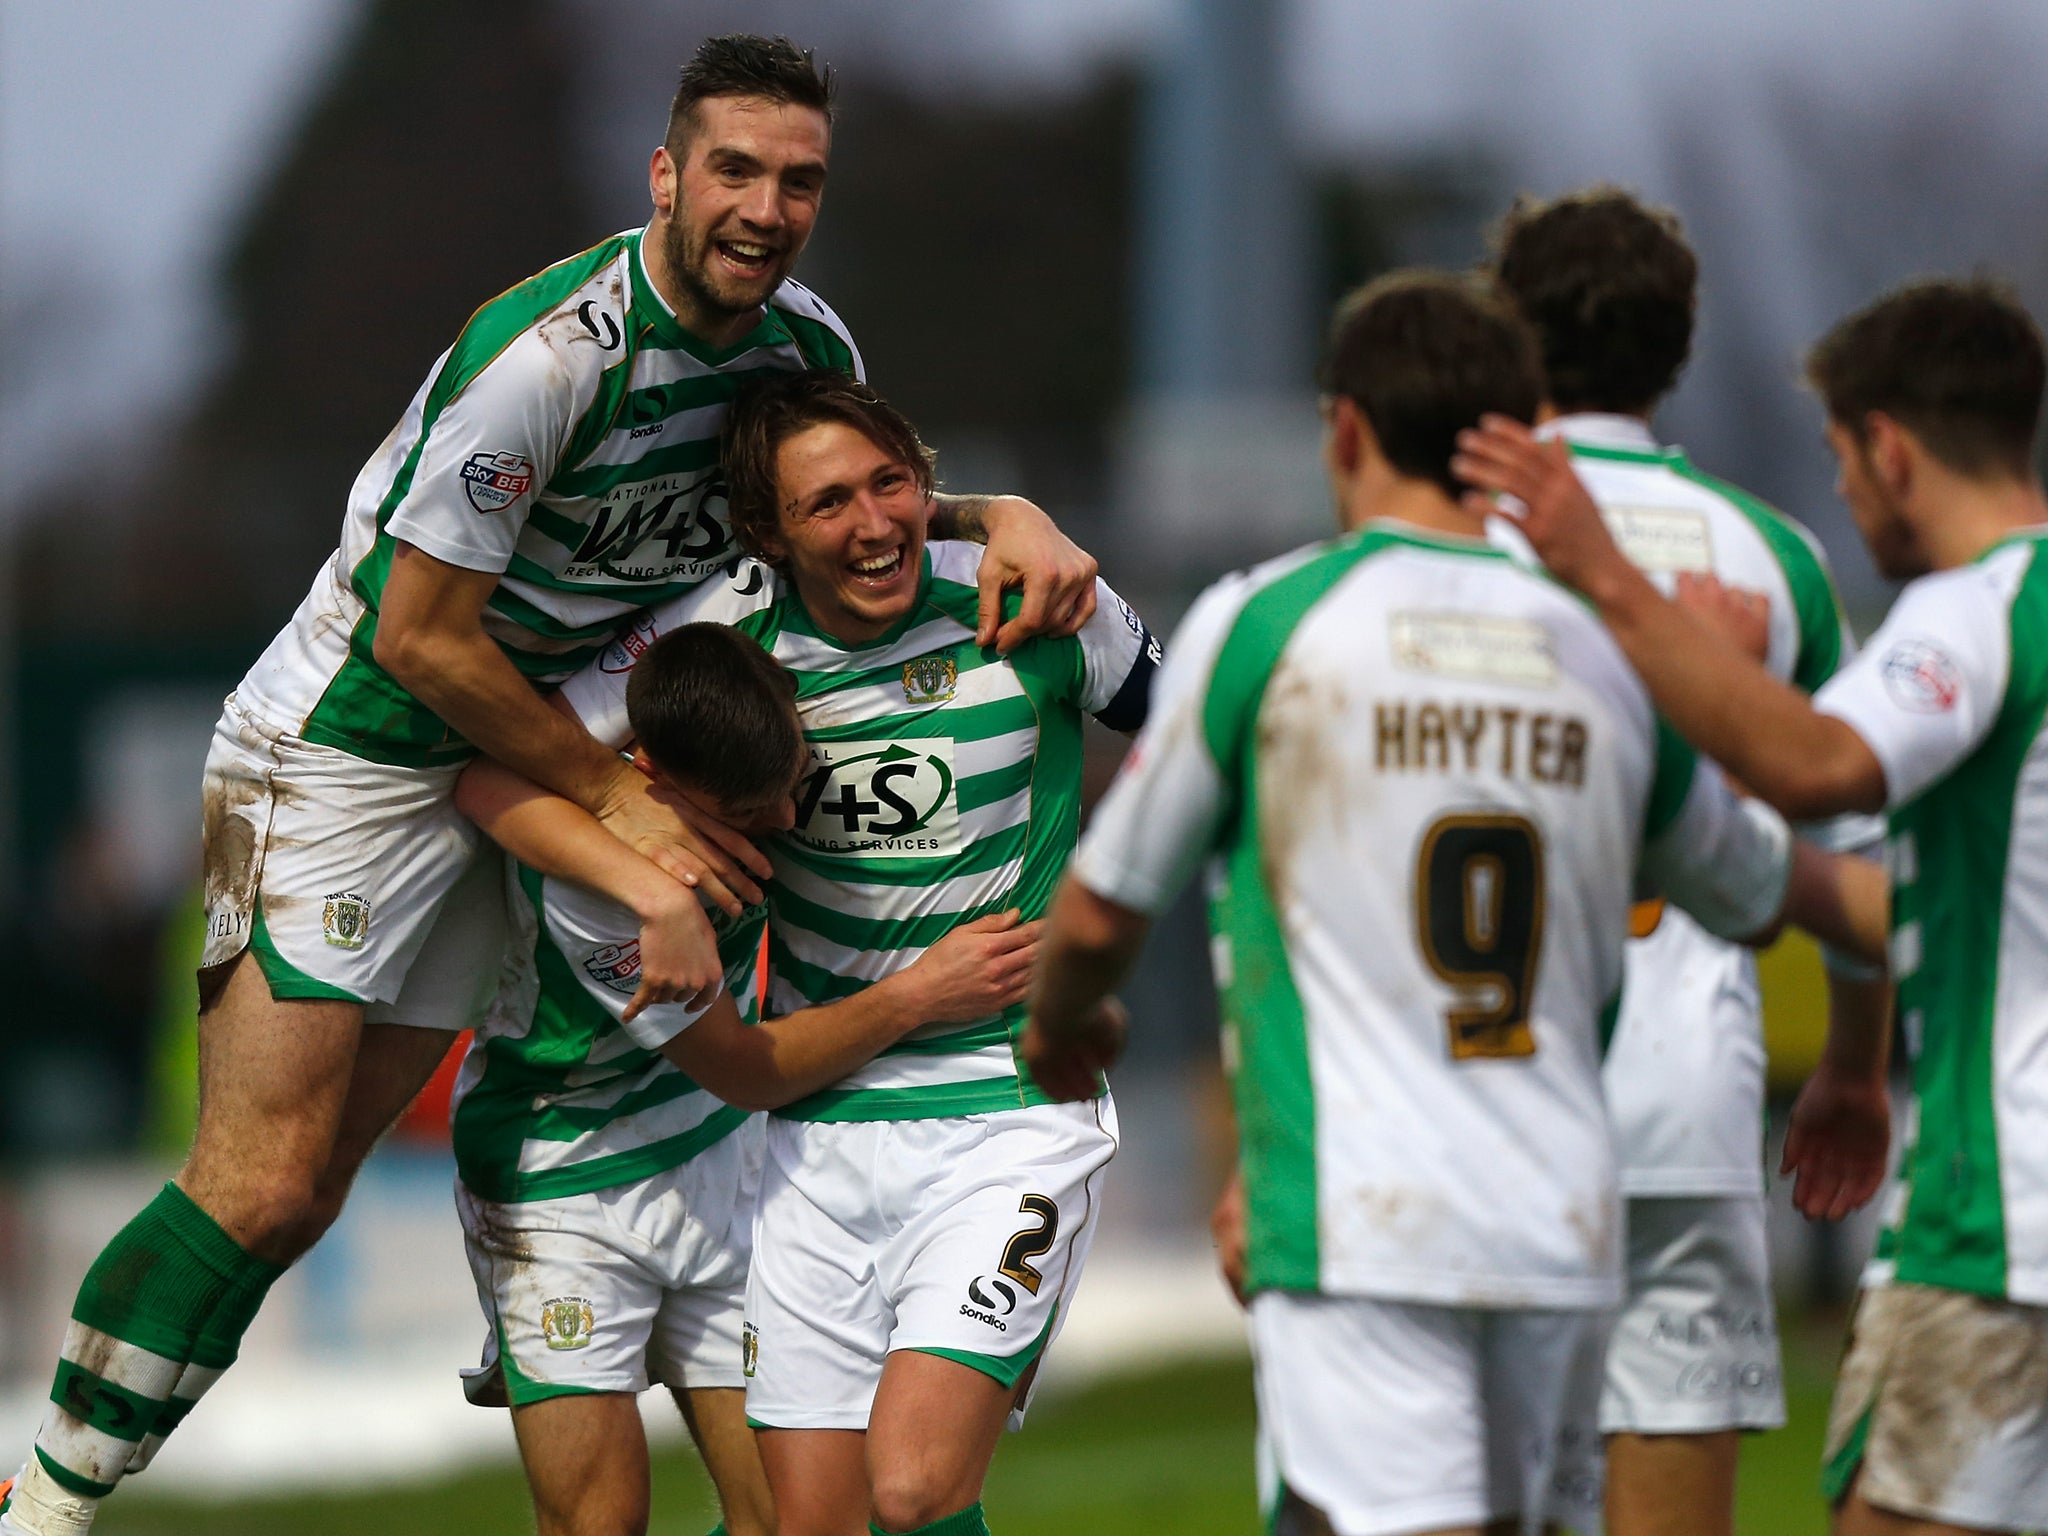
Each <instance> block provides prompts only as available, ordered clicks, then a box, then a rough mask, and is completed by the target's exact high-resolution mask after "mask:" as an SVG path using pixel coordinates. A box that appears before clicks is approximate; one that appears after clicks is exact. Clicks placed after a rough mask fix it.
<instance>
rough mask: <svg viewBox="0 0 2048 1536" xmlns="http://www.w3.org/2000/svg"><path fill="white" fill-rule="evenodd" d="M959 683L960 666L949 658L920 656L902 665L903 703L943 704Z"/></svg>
mask: <svg viewBox="0 0 2048 1536" xmlns="http://www.w3.org/2000/svg"><path fill="white" fill-rule="evenodd" d="M959 683H960V664H959V663H958V662H956V661H955V660H954V659H953V658H952V657H950V656H920V657H918V658H917V660H915V661H906V662H905V663H903V702H904V703H906V704H943V703H945V702H946V701H947V700H948V699H950V698H952V697H953V690H954V689H955V688H956V687H958V686H959Z"/></svg>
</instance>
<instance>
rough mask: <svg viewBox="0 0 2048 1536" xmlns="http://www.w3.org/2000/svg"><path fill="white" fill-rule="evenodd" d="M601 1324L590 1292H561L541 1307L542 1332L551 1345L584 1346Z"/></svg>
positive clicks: (551, 1346)
mask: <svg viewBox="0 0 2048 1536" xmlns="http://www.w3.org/2000/svg"><path fill="white" fill-rule="evenodd" d="M596 1327H597V1313H596V1312H594V1311H592V1310H591V1306H590V1298H589V1297H588V1296H557V1297H556V1298H555V1299H554V1300H553V1301H548V1302H543V1303H542V1304H541V1309H540V1336H541V1337H542V1338H544V1339H546V1340H547V1342H548V1348H549V1349H581V1348H582V1347H583V1346H584V1345H586V1344H588V1343H589V1342H590V1335H591V1333H592V1332H593V1331H594V1330H595V1329H596Z"/></svg>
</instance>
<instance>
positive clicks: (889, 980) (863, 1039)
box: [662, 910, 1043, 1110]
mask: <svg viewBox="0 0 2048 1536" xmlns="http://www.w3.org/2000/svg"><path fill="white" fill-rule="evenodd" d="M1019 917H1020V914H1019V913H1018V912H1016V911H1015V910H1011V911H1008V912H1000V913H995V914H992V915H991V916H988V917H984V918H980V919H977V920H976V921H974V922H971V923H963V924H961V925H960V926H959V927H957V928H955V929H953V930H952V931H951V932H950V933H948V934H946V936H945V937H944V938H942V939H940V940H939V941H938V942H937V943H936V944H934V945H932V946H931V948H929V949H927V950H926V951H925V952H924V953H923V954H922V955H920V956H919V957H918V958H917V960H916V961H915V962H914V963H913V964H911V965H909V966H906V967H905V968H904V969H903V970H900V971H897V972H895V973H894V974H893V975H890V976H887V977H885V978H883V979H882V980H880V981H878V982H875V983H874V984H872V985H871V986H868V987H865V988H863V989H862V990H861V991H859V992H857V993H855V994H854V995H853V996H852V997H849V998H843V999H841V1000H840V1001H838V1002H836V1003H824V1004H820V1005H819V1006H817V1007H813V1008H803V1009H799V1010H798V1011H797V1012H795V1013H791V1014H786V1015H784V1016H783V1017H781V1018H778V1019H769V1020H767V1021H765V1022H764V1023H760V1024H748V1023H747V1022H746V1021H745V1020H743V1019H742V1018H741V1017H740V1013H739V1009H738V1007H737V1005H736V1004H735V1003H734V1001H733V999H732V996H731V993H730V991H727V992H725V993H723V994H721V995H720V997H719V998H718V1000H717V1001H716V1002H714V1003H713V1004H712V1005H711V1007H710V1009H709V1010H707V1011H706V1012H705V1013H704V1015H703V1016H702V1017H701V1018H698V1019H696V1020H695V1021H693V1022H692V1023H691V1024H690V1025H689V1027H688V1028H687V1029H685V1030H683V1031H682V1032H681V1033H679V1034H677V1035H676V1036H675V1037H674V1038H673V1039H672V1040H670V1041H669V1042H668V1044H666V1045H664V1046H663V1047H662V1050H663V1052H664V1053H665V1054H666V1055H667V1056H668V1059H669V1060H670V1061H671V1062H673V1063H674V1064H675V1065H676V1066H677V1067H678V1068H680V1069H681V1070H682V1071H683V1072H684V1073H685V1074H687V1075H688V1076H689V1077H690V1078H691V1079H692V1080H694V1081H695V1082H697V1083H700V1084H702V1085H703V1086H704V1087H706V1088H708V1089H710V1090H711V1091H712V1092H713V1093H715V1094H717V1095H718V1097H720V1098H721V1099H724V1100H725V1101H726V1102H727V1103H728V1104H732V1105H735V1106H737V1107H738V1108H741V1109H748V1110H756V1109H779V1108H780V1107H781V1106H782V1105H784V1104H789V1103H793V1102H794V1101H795V1100H797V1099H801V1098H803V1097H805V1096H806V1095H808V1094H812V1093H816V1092H817V1091H818V1090H819V1089H821V1088H826V1087H829V1086H830V1085H831V1084H833V1083H836V1082H838V1081H839V1080H840V1079H841V1078H843V1077H845V1076H846V1075H847V1074H848V1073H850V1072H852V1071H854V1070H855V1069H856V1068H858V1067H861V1066H864V1065H866V1064H867V1062H869V1061H870V1060H872V1059H873V1058H874V1056H875V1055H876V1054H877V1053H879V1052H881V1051H884V1050H886V1049H888V1047H890V1046H892V1045H894V1044H895V1043H896V1042H897V1041H898V1040H900V1039H902V1038H903V1037H904V1036H905V1035H907V1034H909V1033H910V1032H911V1031H912V1030H914V1029H920V1028H923V1027H924V1026H925V1025H928V1024H967V1023H972V1022H974V1021H975V1020H977V1019H985V1018H989V1017H991V1016H992V1015H995V1014H999V1013H1001V1012H1002V1011H1003V1010H1004V1009H1005V1008H1008V1007H1011V1006H1013V1005H1014V1004H1016V1003H1019V1002H1022V1001H1023V999H1024V993H1025V989H1026V987H1027V986H1028V985H1029V982H1030V977H1031V967H1032V964H1033V962H1034V961H1035V960H1036V959H1037V956H1038V939H1039V931H1040V929H1041V928H1042V927H1043V925H1042V924H1040V923H1026V922H1021V921H1019Z"/></svg>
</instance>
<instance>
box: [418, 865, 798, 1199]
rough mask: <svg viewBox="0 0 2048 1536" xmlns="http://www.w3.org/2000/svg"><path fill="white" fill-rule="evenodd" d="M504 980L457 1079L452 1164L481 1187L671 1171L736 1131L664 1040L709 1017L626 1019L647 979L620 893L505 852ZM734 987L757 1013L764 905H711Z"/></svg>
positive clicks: (583, 1190) (602, 1182)
mask: <svg viewBox="0 0 2048 1536" xmlns="http://www.w3.org/2000/svg"><path fill="white" fill-rule="evenodd" d="M507 884H508V885H509V886H510V887H511V889H510V890H509V891H508V892H507V895H508V897H509V901H508V906H509V908H510V915H511V928H512V933H511V938H510V941H509V943H508V946H507V963H506V966H505V972H504V979H503V980H502V981H501V983H500V985H499V992H498V996H497V998H496V999H495V1000H494V1001H493V1002H492V1004H491V1008H490V1011H489V1013H488V1014H487V1016H486V1017H485V1020H484V1022H483V1023H482V1024H480V1025H479V1026H478V1027H477V1031H476V1037H475V1039H474V1040H472V1041H471V1043H470V1047H469V1053H468V1055H466V1056H465V1057H463V1060H462V1070H461V1072H460V1073H459V1074H458V1076H457V1078H456V1083H455V1097H454V1105H453V1131H454V1143H455V1166H456V1169H457V1171H458V1172H459V1173H460V1174H461V1176H462V1182H463V1183H464V1184H465V1185H467V1186H468V1187H469V1189H470V1190H471V1192H472V1193H474V1194H477V1195H480V1196H481V1197H483V1198H484V1199H486V1200H503V1201H515V1200H553V1199H558V1198H560V1197H562V1196H564V1195H580V1194H587V1193H589V1192H590V1191H591V1190H595V1189H610V1188H612V1187H613V1186H614V1185H618V1184H630V1183H633V1182H634V1181H635V1180H638V1179H645V1178H650V1177H652V1176H653V1175H655V1174H657V1173H663V1172H665V1171H667V1170H668V1169H670V1168H673V1167H675V1166H676V1165H677V1164H679V1163H682V1162H686V1161H688V1160H689V1159H690V1158H692V1157H694V1156H696V1155H697V1154H698V1153H699V1152H701V1151H703V1150H704V1149H705V1148H706V1147H708V1146H710V1145H712V1144H713V1143H714V1142H716V1141H718V1140H719V1139H720V1138H721V1137H724V1136H726V1135H729V1134H730V1133H731V1132H733V1131H734V1130H736V1129H738V1127H739V1126H740V1125H741V1124H742V1123H743V1122H744V1121H745V1120H746V1118H747V1113H746V1111H745V1110H741V1109H735V1108H733V1107H732V1106H731V1105H729V1104H725V1103H721V1102H720V1101H719V1100H718V1099H716V1098H714V1097H713V1096H712V1095H711V1094H710V1093H709V1092H707V1091H706V1090H704V1089H703V1088H700V1087H698V1086H697V1084H696V1083H694V1082H692V1081H691V1080H690V1079H689V1078H688V1077H687V1076H685V1075H684V1074H683V1073H682V1072H680V1071H678V1070H677V1069H676V1068H675V1066H674V1065H672V1064H671V1063H670V1061H669V1059H668V1058H667V1057H666V1056H664V1055H662V1054H661V1048H662V1046H663V1045H665V1044H666V1043H667V1042H668V1041H670V1040H673V1039H674V1038H675V1037H676V1036H677V1035H679V1034H681V1033H682V1032H683V1031H684V1030H686V1029H688V1028H689V1027H690V1026H691V1025H692V1024H694V1023H695V1022H696V1021H697V1020H698V1019H700V1018H702V1017H703V1016H704V1013H705V1011H706V1010H705V1009H702V1008H697V1009H693V1008H691V1007H690V1006H689V1005H688V1004H687V1003H657V1004H654V1005H653V1006H651V1007H649V1008H646V1009H644V1010H642V1011H641V1013H640V1014H639V1015H638V1016H637V1017H635V1018H634V1020H633V1021H632V1022H631V1023H630V1024H628V1023H624V1022H621V1020H620V1017H619V1016H620V1014H622V1013H623V1012H624V1011H625V1007H626V1004H627V1002H628V1001H629V1000H630V999H631V998H632V996H633V993H634V992H635V990H637V989H638V987H639V984H640V937H639V934H640V923H639V920H638V919H637V918H636V917H635V916H634V915H633V914H632V912H630V911H629V910H627V909H626V908H625V907H622V906H620V905H619V904H618V903H617V902H614V901H611V900H609V899H608V898H606V897H603V896H599V895H597V894H596V893H595V892H592V891H587V890H585V889H583V888H582V887H581V886H578V885H574V884H572V883H570V882H569V881H566V880H556V879H553V878H551V877H549V876H546V875H542V874H541V873H539V872H538V871H537V870H532V869H528V868H527V867H526V866H525V865H523V864H519V863H516V862H513V861H511V860H508V861H507ZM710 916H711V922H712V927H713V928H714V930H715V931H716V932H717V934H718V954H719V958H720V959H721V960H722V961H724V963H725V990H726V991H728V992H730V993H731V994H732V999H733V1002H734V1003H735V1004H736V1005H737V1006H738V1008H739V1010H740V1017H741V1018H743V1019H745V1020H746V1021H747V1022H748V1023H749V1024H751V1023H753V1022H754V1019H755V1016H756V1013H757V1011H758V1010H757V1006H756V1001H755V999H756V968H757V964H758V957H759V955H760V952H761V930H762V928H763V926H764V925H765V924H766V922H767V916H768V913H767V908H766V907H755V908H753V909H752V910H750V911H748V912H746V913H743V914H742V915H741V916H739V917H737V918H735V917H730V916H728V915H727V914H725V913H724V912H722V911H716V910H714V911H713V912H712V913H711V914H710Z"/></svg>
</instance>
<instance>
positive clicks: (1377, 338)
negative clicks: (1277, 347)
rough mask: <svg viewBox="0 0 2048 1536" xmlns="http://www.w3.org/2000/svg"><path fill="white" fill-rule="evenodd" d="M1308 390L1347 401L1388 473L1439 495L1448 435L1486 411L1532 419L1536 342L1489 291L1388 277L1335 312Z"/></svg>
mask: <svg viewBox="0 0 2048 1536" xmlns="http://www.w3.org/2000/svg"><path fill="white" fill-rule="evenodd" d="M1316 387H1317V388H1318V389H1320V390H1321V391H1322V392H1323V393H1324V394H1326V395H1342V396H1343V397H1344V398H1346V399H1348V400H1350V401H1352V402H1353V403H1354V404H1355V405H1357V407H1358V408H1359V410H1360V411H1362V412H1364V413H1365V419H1366V421H1367V422H1368V423H1370V424H1371V426H1372V430H1373V434H1374V435H1375V436H1376V437H1378V438H1379V442H1380V451H1381V452H1382V453H1384V454H1385V455H1386V456H1387V460H1388V462H1389V463H1391V464H1392V465H1393V466H1394V468H1395V469H1396V470H1398V471H1399V472H1400V473H1402V474H1404V475H1408V476H1410V477H1412V478H1414V479H1418V480H1429V481H1432V482H1434V483H1435V484H1436V485H1437V486H1438V487H1440V488H1441V489H1442V490H1443V491H1444V492H1445V493H1446V494H1447V495H1449V496H1452V497H1456V496H1459V495H1461V494H1462V493H1463V492H1464V490H1465V486H1464V485H1463V484H1462V483H1461V482H1460V481H1458V480H1457V479H1456V478H1455V477H1454V476H1453V475H1452V474H1451V455H1452V453H1453V452H1455V451H1456V448H1457V436H1458V434H1459V433H1460V432H1461V431H1463V430H1464V429H1465V428H1467V427H1470V426H1473V425H1475V424H1476V423H1477V422H1478V420H1479V418H1480V417H1481V416H1482V415H1483V414H1485V413H1486V412H1488V411H1497V412H1499V413H1500V414H1502V415H1504V416H1512V417H1514V418H1515V419H1516V420H1518V421H1530V420H1533V419H1534V418H1535V415H1536V407H1537V405H1538V404H1539V403H1540V402H1541V401H1542V399H1543V375H1542V372H1541V369H1540V368H1539V366H1538V364H1537V361H1536V341H1535V338H1534V337H1533V336H1531V335H1530V334H1529V327H1528V326H1527V325H1526V324H1524V323H1523V321H1522V318H1521V317H1520V316H1519V315H1517V314H1516V313H1515V310H1514V306H1513V305H1511V304H1510V303H1508V301H1507V300H1506V299H1505V298H1504V297H1502V296H1501V294H1500V293H1499V292H1498V291H1497V290H1496V289H1494V288H1493V287H1492V286H1491V285H1490V284H1485V283H1482V282H1479V281H1477V280H1475V279H1472V278H1467V277H1459V276H1454V275H1453V274H1451V273H1448V272H1426V271H1419V270H1417V271H1407V272H1391V273H1388V274H1387V275H1386V276H1385V277H1382V278H1378V279H1376V280H1374V281H1373V282H1370V283H1367V284H1366V285H1365V286H1364V287H1363V288H1360V289H1359V290H1358V291H1357V292H1355V293H1353V294H1351V295H1350V296H1349V297H1347V298H1345V299H1344V300H1343V301H1342V302H1341V303H1339V304H1338V306H1337V312H1336V314H1335V315H1334V316H1332V318H1331V320H1330V330H1329V335H1328V337H1327V338H1326V339H1325V341H1324V343H1323V357H1322V361H1321V362H1320V363H1319V364H1318V365H1317V367H1316Z"/></svg>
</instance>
